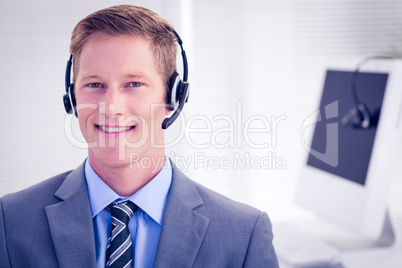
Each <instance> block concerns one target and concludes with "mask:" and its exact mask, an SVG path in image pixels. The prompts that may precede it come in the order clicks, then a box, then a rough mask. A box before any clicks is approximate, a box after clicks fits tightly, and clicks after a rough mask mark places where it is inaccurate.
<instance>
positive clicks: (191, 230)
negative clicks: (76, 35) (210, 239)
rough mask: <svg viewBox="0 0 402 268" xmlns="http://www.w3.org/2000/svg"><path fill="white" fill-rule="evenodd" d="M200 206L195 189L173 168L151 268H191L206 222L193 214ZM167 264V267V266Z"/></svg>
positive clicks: (204, 218)
mask: <svg viewBox="0 0 402 268" xmlns="http://www.w3.org/2000/svg"><path fill="white" fill-rule="evenodd" d="M201 205H203V200H202V199H201V197H200V196H199V194H198V191H197V189H196V188H195V185H194V184H193V183H192V182H191V181H190V180H189V179H188V178H186V177H185V176H184V175H183V174H182V173H181V172H180V171H179V170H178V169H177V168H176V167H175V166H173V177H172V185H171V188H170V193H169V198H168V202H167V205H166V209H165V213H164V216H163V221H162V230H161V235H160V238H159V245H158V250H157V252H156V257H155V262H154V267H167V266H171V267H191V266H192V264H193V262H194V260H195V257H196V256H197V253H198V251H199V248H200V246H201V243H202V240H203V239H204V235H205V232H206V230H207V227H208V223H209V219H208V218H206V217H205V216H203V215H201V214H198V213H197V212H195V211H194V209H195V208H197V207H199V206H201ZM168 264H169V265H168Z"/></svg>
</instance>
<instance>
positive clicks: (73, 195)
mask: <svg viewBox="0 0 402 268" xmlns="http://www.w3.org/2000/svg"><path fill="white" fill-rule="evenodd" d="M84 163H85V162H84ZM55 196H56V197H58V198H60V199H61V200H62V201H61V202H60V203H57V204H53V205H51V206H48V207H46V213H47V217H48V222H49V226H50V231H51V235H52V239H53V244H54V247H55V250H56V255H57V260H58V262H59V266H60V267H61V268H62V267H95V266H96V257H95V256H96V252H95V241H94V231H93V224H92V217H91V210H90V204H89V198H88V190H87V186H86V181H85V173H84V164H82V165H81V166H80V167H78V168H77V169H76V170H74V171H72V172H71V173H70V174H69V175H68V176H67V177H66V179H65V180H64V182H63V184H62V185H61V186H60V187H59V189H58V190H57V191H56V193H55Z"/></svg>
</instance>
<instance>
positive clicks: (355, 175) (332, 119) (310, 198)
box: [295, 58, 402, 240]
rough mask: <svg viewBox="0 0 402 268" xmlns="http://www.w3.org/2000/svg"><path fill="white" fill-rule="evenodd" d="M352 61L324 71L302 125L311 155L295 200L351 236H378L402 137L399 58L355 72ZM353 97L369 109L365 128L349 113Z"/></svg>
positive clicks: (373, 62)
mask: <svg viewBox="0 0 402 268" xmlns="http://www.w3.org/2000/svg"><path fill="white" fill-rule="evenodd" d="M356 64H357V62H351V61H348V62H343V63H336V64H333V65H332V66H329V67H328V69H327V71H326V74H325V79H324V80H325V81H324V85H323V91H322V98H321V102H320V105H319V109H317V111H316V113H315V114H312V115H311V116H310V117H309V118H307V119H306V121H305V122H304V124H303V127H302V132H303V134H302V136H303V137H302V139H303V142H304V145H305V148H306V149H307V151H308V153H307V159H306V162H305V165H304V166H303V168H302V172H301V175H300V179H299V183H298V186H297V189H296V194H295V200H296V203H298V204H301V205H302V206H304V207H306V208H308V209H310V210H311V211H313V212H315V213H316V214H318V215H319V216H320V217H323V218H326V219H328V220H330V221H331V222H334V223H337V224H339V225H341V226H342V227H344V228H346V229H348V230H350V231H351V232H353V233H354V234H357V235H359V236H361V237H364V238H368V239H371V240H377V239H379V238H380V236H381V233H382V230H383V227H384V224H385V222H386V215H387V200H388V196H387V194H388V192H389V187H390V182H391V177H392V172H393V169H394V166H395V164H396V162H395V158H396V148H397V147H398V146H397V145H398V144H399V143H400V141H401V129H402V127H401V125H402V64H401V62H400V61H399V60H385V59H381V60H380V59H376V58H375V59H372V60H370V61H368V62H367V63H366V64H364V65H363V66H361V68H360V70H359V71H358V72H355V67H356ZM353 87H355V88H353ZM354 90H355V92H354ZM353 94H356V96H354V95H353ZM356 99H357V102H360V103H363V104H364V105H365V107H366V108H367V110H368V112H369V113H370V119H371V122H372V124H371V125H370V126H369V127H366V126H367V124H366V123H367V122H366V123H364V124H366V126H364V125H362V124H359V122H356V121H359V120H357V119H358V118H357V117H354V116H353V112H350V111H351V110H352V109H354V108H356V106H357V104H356ZM359 109H360V108H357V110H355V111H354V112H355V113H356V112H358V110H359ZM356 116H357V115H356ZM361 117H362V118H361V119H363V120H364V117H365V116H364V115H361ZM353 125H355V126H353ZM310 128H311V129H313V130H314V131H313V135H312V139H311V141H307V140H306V136H305V133H307V132H308V131H309V129H310Z"/></svg>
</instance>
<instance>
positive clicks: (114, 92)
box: [104, 87, 126, 116]
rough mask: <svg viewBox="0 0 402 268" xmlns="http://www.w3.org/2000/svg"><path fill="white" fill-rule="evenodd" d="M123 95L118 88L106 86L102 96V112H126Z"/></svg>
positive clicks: (107, 113) (113, 114)
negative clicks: (103, 105)
mask: <svg viewBox="0 0 402 268" xmlns="http://www.w3.org/2000/svg"><path fill="white" fill-rule="evenodd" d="M125 101H126V99H125V96H124V95H123V93H122V92H121V90H120V89H119V88H116V87H112V88H108V89H107V90H106V92H105V96H104V104H105V107H104V114H105V115H106V116H115V115H124V114H125V112H126V104H125Z"/></svg>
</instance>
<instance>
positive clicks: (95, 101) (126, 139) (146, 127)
mask: <svg viewBox="0 0 402 268" xmlns="http://www.w3.org/2000/svg"><path fill="white" fill-rule="evenodd" d="M176 45H177V43H176V36H175V34H174V31H173V29H172V27H171V26H170V25H169V24H168V23H167V22H166V21H165V20H164V19H162V18H161V17H159V16H158V15H157V14H155V13H154V12H152V11H150V10H147V9H144V8H141V7H134V6H117V7H111V8H107V9H103V10H100V11H97V12H95V13H93V14H91V15H89V16H88V17H86V18H84V19H83V20H82V21H80V22H79V23H78V25H77V26H76V27H75V29H74V31H73V36H72V41H71V54H72V56H73V59H74V80H73V81H74V93H75V99H76V103H77V113H78V121H79V125H80V129H81V132H82V134H83V136H84V138H85V140H86V141H87V143H88V144H89V160H90V162H91V165H92V166H93V167H94V168H95V169H96V168H97V170H98V171H99V170H100V169H103V168H107V167H112V166H114V167H123V166H125V167H126V166H127V165H128V164H131V162H130V160H131V159H133V158H135V159H139V158H142V159H145V160H146V161H151V159H155V158H161V157H164V148H163V145H164V131H163V129H162V128H161V125H162V121H163V120H164V119H165V116H166V115H167V114H169V113H170V110H169V109H168V108H167V106H166V105H165V103H166V95H167V94H166V91H167V84H168V82H169V79H170V76H171V75H172V74H173V73H174V72H175V70H176ZM152 161H153V160H152ZM147 163H149V162H147ZM144 168H146V167H144Z"/></svg>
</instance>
